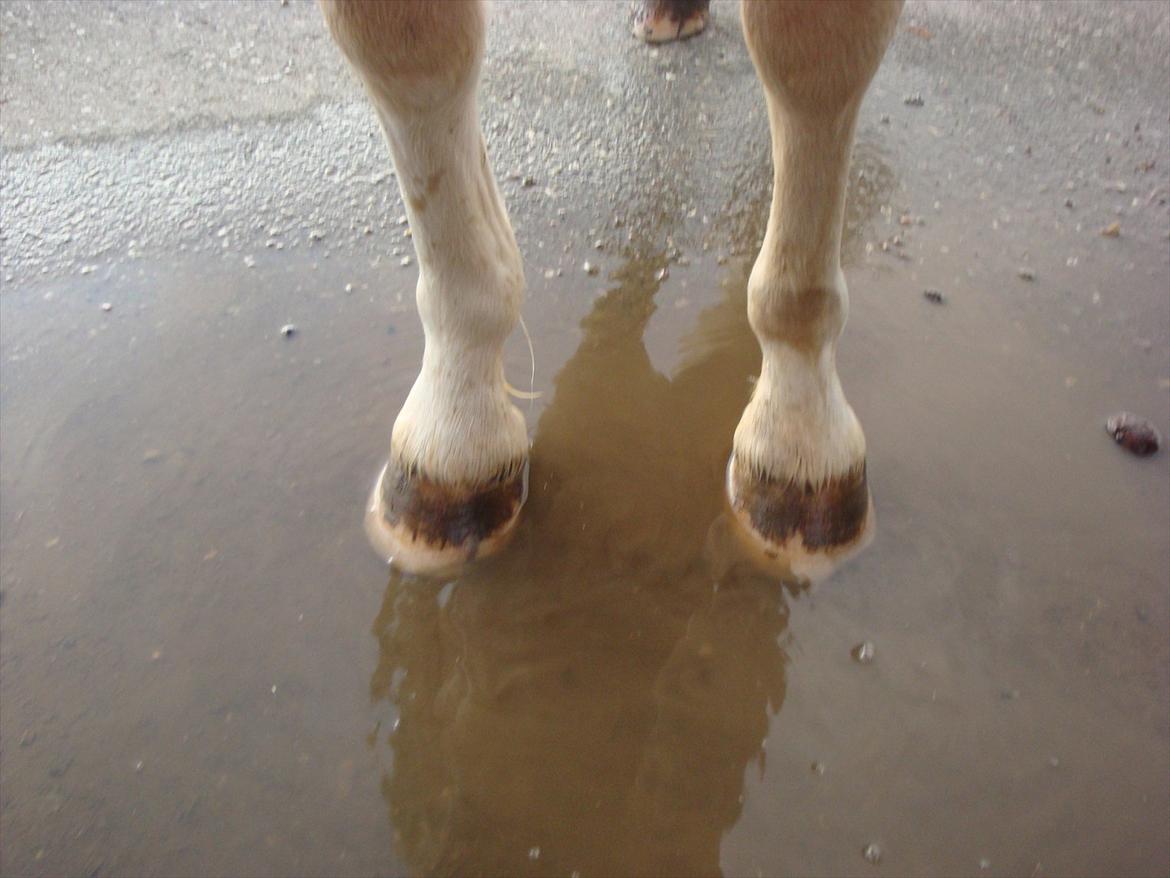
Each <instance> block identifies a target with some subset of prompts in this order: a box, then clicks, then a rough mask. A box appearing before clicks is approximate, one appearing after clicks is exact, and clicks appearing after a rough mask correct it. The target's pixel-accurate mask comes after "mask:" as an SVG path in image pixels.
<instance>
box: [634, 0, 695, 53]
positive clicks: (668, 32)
mask: <svg viewBox="0 0 1170 878" xmlns="http://www.w3.org/2000/svg"><path fill="white" fill-rule="evenodd" d="M709 6H710V0H637V3H636V4H635V6H634V33H635V35H637V36H638V37H640V38H641V39H643V40H645V41H646V42H648V43H665V42H669V41H671V40H685V39H686V38H687V37H691V36H694V35H695V34H697V33H700V32H701V31H703V29H704V28H706V26H707V20H708V18H709V16H710V12H709V11H708V7H709Z"/></svg>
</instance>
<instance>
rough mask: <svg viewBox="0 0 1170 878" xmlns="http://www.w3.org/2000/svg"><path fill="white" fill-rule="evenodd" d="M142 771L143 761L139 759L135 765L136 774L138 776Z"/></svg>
mask: <svg viewBox="0 0 1170 878" xmlns="http://www.w3.org/2000/svg"><path fill="white" fill-rule="evenodd" d="M141 771H142V760H141V759H139V760H138V761H137V762H135V763H134V773H135V774H138V773H139V772H141Z"/></svg>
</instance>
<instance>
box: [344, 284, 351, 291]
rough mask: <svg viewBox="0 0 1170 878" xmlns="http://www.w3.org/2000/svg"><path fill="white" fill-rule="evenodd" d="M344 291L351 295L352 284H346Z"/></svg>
mask: <svg viewBox="0 0 1170 878" xmlns="http://www.w3.org/2000/svg"><path fill="white" fill-rule="evenodd" d="M345 291H346V292H347V293H352V292H353V284H346V285H345Z"/></svg>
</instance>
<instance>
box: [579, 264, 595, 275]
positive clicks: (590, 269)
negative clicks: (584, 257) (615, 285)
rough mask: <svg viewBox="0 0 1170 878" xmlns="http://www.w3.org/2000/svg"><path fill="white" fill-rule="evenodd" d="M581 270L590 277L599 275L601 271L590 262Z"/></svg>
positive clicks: (583, 265)
mask: <svg viewBox="0 0 1170 878" xmlns="http://www.w3.org/2000/svg"><path fill="white" fill-rule="evenodd" d="M581 270H582V271H583V272H585V273H586V274H588V275H590V276H592V275H595V274H597V272H598V271H599V269H598V267H597V266H596V265H594V264H593V263H592V262H589V261H586V262H585V263H584V264H582V266H581Z"/></svg>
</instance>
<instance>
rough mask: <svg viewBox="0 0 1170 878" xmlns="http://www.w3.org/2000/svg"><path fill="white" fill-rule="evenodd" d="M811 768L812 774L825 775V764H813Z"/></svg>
mask: <svg viewBox="0 0 1170 878" xmlns="http://www.w3.org/2000/svg"><path fill="white" fill-rule="evenodd" d="M811 768H812V773H813V774H816V775H822V774H824V773H825V763H823V762H814V763H813V764H812V766H811Z"/></svg>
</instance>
